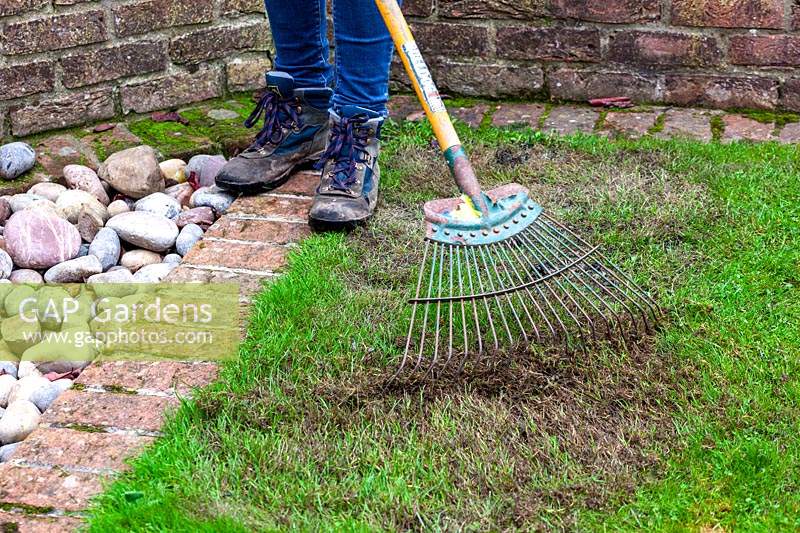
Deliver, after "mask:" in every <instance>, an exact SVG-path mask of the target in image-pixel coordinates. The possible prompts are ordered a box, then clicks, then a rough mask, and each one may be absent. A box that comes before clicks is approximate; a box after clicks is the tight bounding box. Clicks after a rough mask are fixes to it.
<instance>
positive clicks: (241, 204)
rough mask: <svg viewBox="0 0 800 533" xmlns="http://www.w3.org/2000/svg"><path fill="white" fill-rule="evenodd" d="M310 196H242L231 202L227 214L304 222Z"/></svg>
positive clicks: (306, 217)
mask: <svg viewBox="0 0 800 533" xmlns="http://www.w3.org/2000/svg"><path fill="white" fill-rule="evenodd" d="M311 201H312V200H311V198H306V197H300V196H288V195H280V194H272V193H267V194H260V195H257V196H242V197H241V198H239V199H237V200H236V201H235V202H233V204H231V206H230V208H229V209H228V212H227V214H228V215H229V216H234V217H235V216H242V215H244V216H259V217H274V218H278V219H280V220H289V221H293V222H305V221H306V220H308V210H309V209H311Z"/></svg>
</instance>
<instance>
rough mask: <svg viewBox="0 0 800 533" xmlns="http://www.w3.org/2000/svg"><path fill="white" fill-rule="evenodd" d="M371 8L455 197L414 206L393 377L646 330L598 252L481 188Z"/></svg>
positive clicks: (394, 27)
mask: <svg viewBox="0 0 800 533" xmlns="http://www.w3.org/2000/svg"><path fill="white" fill-rule="evenodd" d="M376 3H377V5H378V9H379V10H380V12H381V15H382V16H383V19H384V21H385V22H386V26H387V27H388V28H389V32H390V33H391V35H392V39H393V40H394V43H395V45H396V47H397V50H398V53H399V55H400V58H401V60H402V62H403V65H404V66H405V68H406V71H407V72H408V75H409V78H410V79H411V82H412V84H413V86H414V90H415V91H416V93H417V97H418V98H419V100H420V103H421V104H422V106H423V108H424V109H425V113H426V115H427V116H428V119H429V120H430V123H431V125H432V127H433V130H434V133H435V135H436V138H437V140H438V142H439V145H440V147H441V148H442V150H443V153H444V157H445V159H446V160H447V163H448V165H449V167H450V170H451V172H452V175H453V178H454V180H455V182H456V185H457V186H458V188H459V189H460V190H461V192H462V193H463V194H462V195H461V196H460V197H458V198H448V199H440V200H433V201H431V202H428V203H426V204H425V207H424V214H425V222H426V229H427V231H426V238H425V251H424V256H423V264H422V267H421V268H420V271H419V278H418V281H417V287H416V293H415V296H414V298H412V299H411V300H410V304H411V306H412V309H411V320H410V324H409V329H408V336H407V339H406V346H405V351H404V353H403V357H402V360H401V362H400V365H399V368H398V370H397V372H396V373H395V377H396V376H398V375H400V373H401V372H403V371H404V370H408V369H410V370H411V371H412V372H416V371H418V370H419V369H420V368H421V367H423V366H426V367H427V369H428V370H427V372H428V373H430V372H432V371H434V370H435V369H437V368H442V367H445V366H447V365H449V364H453V363H455V362H458V365H459V369H462V368H463V366H464V364H465V363H466V361H467V360H468V359H469V358H470V357H471V356H476V357H481V356H483V355H484V354H488V355H490V356H494V355H496V354H499V352H500V350H501V347H503V346H508V345H512V346H513V345H515V344H517V343H520V342H522V343H552V342H554V341H555V342H556V343H563V346H564V348H565V350H567V351H572V350H574V349H576V348H577V349H581V350H583V351H585V350H586V347H587V345H589V344H590V343H596V342H599V341H600V340H601V339H608V340H610V341H618V342H621V343H622V344H623V345H627V342H628V341H629V340H635V339H636V338H637V337H638V336H639V334H640V333H642V332H649V331H652V329H653V328H654V326H655V325H656V324H657V323H658V319H659V316H660V310H659V308H658V306H657V305H656V304H655V303H654V302H653V301H652V300H651V298H650V297H649V296H648V294H647V293H646V292H645V291H644V290H642V289H641V288H640V287H639V286H637V285H636V283H634V281H633V280H632V279H631V278H630V277H629V276H628V275H626V274H625V273H623V272H622V271H621V270H620V269H619V268H617V267H616V266H615V265H614V264H613V263H611V261H609V260H608V258H607V257H606V256H605V255H603V253H602V252H601V251H600V250H599V248H598V247H597V246H592V245H590V244H589V243H587V242H586V241H585V240H583V239H582V238H581V237H579V236H578V235H577V234H576V233H574V232H573V231H571V230H570V229H568V228H567V227H566V226H565V225H563V224H561V223H559V222H557V221H556V220H554V219H553V218H551V217H550V216H549V215H547V214H546V213H545V212H544V210H543V208H542V207H541V206H539V205H538V204H536V203H535V202H534V201H533V200H532V199H531V198H530V194H529V191H528V190H527V189H526V188H525V187H523V186H521V185H518V184H510V185H504V186H502V187H498V188H496V189H492V190H487V191H483V190H482V189H481V186H480V184H479V183H478V180H477V178H476V176H475V172H474V171H473V169H472V165H471V164H470V162H469V159H468V158H467V155H466V153H465V152H464V149H463V148H462V146H461V141H460V140H459V138H458V135H457V133H456V131H455V129H454V128H453V124H452V122H451V120H450V117H449V115H448V113H447V110H446V109H445V106H444V104H443V102H442V99H441V97H440V95H439V92H438V90H437V88H436V85H435V84H434V82H433V79H432V77H431V75H430V72H429V70H428V67H427V65H426V64H425V61H424V59H423V58H422V54H421V53H420V51H419V48H418V47H417V45H416V43H415V41H414V37H413V36H412V34H411V31H410V29H409V27H408V24H407V23H406V21H405V18H404V17H403V14H402V12H401V11H400V7H399V6H398V4H397V1H396V0H376Z"/></svg>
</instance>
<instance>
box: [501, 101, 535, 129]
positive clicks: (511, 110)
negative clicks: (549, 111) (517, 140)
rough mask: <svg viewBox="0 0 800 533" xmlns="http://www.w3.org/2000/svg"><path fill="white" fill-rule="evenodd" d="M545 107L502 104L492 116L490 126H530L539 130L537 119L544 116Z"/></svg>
mask: <svg viewBox="0 0 800 533" xmlns="http://www.w3.org/2000/svg"><path fill="white" fill-rule="evenodd" d="M544 111H545V106H543V105H541V104H503V105H500V106H497V110H496V111H495V112H494V115H492V126H495V127H503V126H518V125H522V126H530V127H531V128H534V129H538V128H539V119H540V118H542V115H543V114H544Z"/></svg>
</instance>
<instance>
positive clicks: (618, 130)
mask: <svg viewBox="0 0 800 533" xmlns="http://www.w3.org/2000/svg"><path fill="white" fill-rule="evenodd" d="M657 118H658V113H652V112H647V113H634V112H620V111H611V112H609V113H608V114H607V115H606V121H605V123H604V124H603V129H604V130H606V131H609V132H611V133H612V134H614V135H622V136H626V137H641V136H643V135H646V134H647V132H648V131H649V130H650V128H652V127H653V126H654V125H655V123H656V119H657Z"/></svg>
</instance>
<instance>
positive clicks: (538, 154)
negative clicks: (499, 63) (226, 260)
mask: <svg viewBox="0 0 800 533" xmlns="http://www.w3.org/2000/svg"><path fill="white" fill-rule="evenodd" d="M387 130H388V131H387V141H386V144H385V152H384V156H382V162H383V171H384V173H383V201H382V206H381V209H380V210H379V212H378V215H377V216H376V218H375V219H374V220H373V222H372V223H371V224H370V225H369V227H367V228H359V229H357V230H355V231H352V232H350V233H347V234H343V233H335V234H326V235H316V236H314V237H312V238H310V239H308V240H307V241H305V242H304V243H303V244H302V246H301V247H300V248H299V249H298V250H297V251H296V252H295V253H294V254H293V256H292V258H291V262H290V267H289V269H288V271H287V273H286V275H284V276H283V277H281V278H279V279H278V280H277V281H276V282H274V283H273V284H271V285H269V286H267V287H266V288H265V289H264V291H263V292H262V293H261V294H260V295H259V296H258V297H257V298H256V301H255V302H254V305H253V308H252V318H251V326H250V330H249V337H248V338H247V340H246V341H245V342H244V344H243V346H242V349H241V357H240V358H239V359H238V360H237V361H235V362H231V363H229V364H227V365H226V366H225V367H224V369H223V372H222V375H221V377H220V380H219V382H218V383H216V384H215V385H213V386H212V387H210V388H209V389H207V390H204V391H202V392H201V393H200V394H199V395H198V396H197V398H196V399H195V400H194V401H191V402H188V403H186V404H184V405H183V406H182V408H181V409H180V411H179V412H178V413H177V415H176V416H175V417H174V418H173V419H172V420H171V421H170V422H169V423H168V424H167V426H166V427H165V430H164V431H165V434H164V437H163V438H161V439H160V440H159V441H158V442H157V443H156V444H155V445H154V446H153V447H152V448H151V449H149V450H148V451H147V452H146V453H145V454H144V455H143V456H142V457H140V458H138V459H136V460H135V461H134V462H133V463H132V470H131V471H130V472H129V473H127V474H126V475H124V476H123V477H122V478H120V479H119V480H118V481H116V482H115V483H114V484H113V485H111V486H110V487H109V490H108V491H107V492H106V493H105V494H104V495H103V496H102V497H100V498H99V499H98V501H97V503H96V506H95V507H94V509H93V510H92V512H91V517H90V527H91V529H92V530H93V531H117V530H135V531H240V530H241V531H250V530H275V529H298V530H329V531H340V530H345V531H361V530H389V531H392V530H408V529H412V530H416V529H425V530H428V529H432V530H444V529H447V530H460V529H466V530H507V529H508V530H531V529H534V530H535V529H555V530H559V529H567V530H576V529H577V530H596V531H605V530H615V531H616V530H642V529H646V530H658V531H662V530H667V531H683V530H687V531H698V530H701V529H703V528H709V529H710V528H713V527H715V526H721V527H722V528H724V529H725V530H726V531H732V530H736V531H762V530H763V531H775V530H797V529H798V528H800V437H798V433H799V432H800V407H798V405H799V404H798V400H800V372H798V366H799V365H798V354H799V353H800V328H798V325H800V298H798V284H800V155H799V153H798V151H797V149H796V148H794V147H786V146H780V145H777V144H763V145H751V144H734V145H721V144H717V143H713V144H707V145H706V144H701V143H695V142H690V141H660V140H655V139H643V140H637V141H625V140H618V141H609V140H606V139H603V138H599V137H594V136H575V137H570V138H566V139H558V138H550V137H545V136H541V135H540V134H535V133H533V132H531V131H527V130H514V131H511V130H496V129H492V128H489V127H486V126H484V127H481V128H480V129H478V130H476V131H472V130H468V129H467V128H466V127H463V128H460V131H461V132H462V134H463V136H464V139H465V144H466V145H467V147H468V149H469V151H470V152H471V153H472V154H473V157H474V163H475V166H476V167H477V169H478V171H479V172H478V173H479V175H480V176H481V178H482V180H483V181H484V182H485V185H487V186H490V185H494V184H500V183H505V182H510V181H516V182H519V183H522V184H525V185H527V186H529V187H530V188H531V190H532V192H533V195H534V197H535V198H536V199H537V200H538V201H539V202H540V203H542V204H543V205H544V206H545V207H546V208H547V209H548V212H549V213H550V214H552V215H553V216H555V217H557V218H560V219H562V220H564V221H566V223H567V224H569V225H570V226H571V227H573V228H575V229H576V230H577V231H579V232H580V233H581V234H582V235H583V236H584V237H587V238H588V239H589V240H593V241H595V242H597V243H600V244H602V245H603V246H604V249H605V251H606V252H607V253H608V255H610V256H611V257H612V258H614V259H615V260H616V261H617V262H618V263H619V264H620V265H621V266H622V267H623V269H625V270H626V271H628V272H629V273H631V274H632V275H633V276H634V277H635V278H636V280H637V281H638V282H639V283H640V284H642V285H643V286H645V287H647V288H649V289H650V290H651V291H652V293H653V294H654V296H655V298H656V299H657V300H658V302H659V303H660V305H661V306H662V307H663V308H664V310H665V312H666V314H667V319H666V320H665V323H664V324H663V325H662V327H661V329H660V330H659V331H658V332H657V333H656V334H655V335H653V336H651V337H648V338H646V339H644V340H643V342H642V343H641V344H640V345H639V346H638V347H636V348H635V349H633V348H632V349H631V351H630V352H626V351H624V350H615V349H612V348H610V347H609V346H602V345H601V346H598V347H595V348H593V349H592V350H591V351H590V352H589V353H588V355H583V354H580V353H577V354H569V353H564V352H561V351H559V350H556V349H549V348H546V347H534V348H531V349H529V350H527V351H526V350H521V349H520V350H516V351H512V352H510V353H507V354H506V357H505V358H504V360H503V361H502V362H500V363H498V364H490V363H481V364H475V365H474V366H470V367H469V368H468V369H467V370H466V371H465V372H464V374H462V375H455V374H452V373H450V374H446V375H443V376H441V377H440V378H438V379H435V380H429V381H423V382H419V381H411V380H401V381H400V382H396V383H392V384H391V385H390V386H387V380H388V377H389V376H390V375H391V372H392V370H393V365H394V364H395V363H396V360H397V358H398V356H399V354H400V353H401V350H402V346H403V344H404V338H403V337H404V333H405V331H404V329H405V324H404V321H405V320H406V319H407V318H408V309H407V306H406V305H405V304H404V299H405V298H406V297H407V296H408V294H409V292H410V290H411V289H412V286H413V285H414V283H415V281H416V278H415V274H416V271H417V268H418V263H419V261H420V259H421V254H422V248H423V247H422V246H421V242H422V240H421V239H422V235H423V230H422V226H421V223H420V219H421V202H423V201H425V200H427V199H431V198H434V197H437V196H451V195H452V194H453V188H452V185H451V184H450V181H449V177H448V175H447V171H446V168H443V165H442V164H441V163H440V162H439V159H438V157H439V156H438V155H437V153H436V150H435V148H434V147H433V146H432V145H431V138H432V136H431V132H430V129H429V127H428V126H427V125H426V124H412V123H404V124H402V125H397V124H394V125H392V126H390V127H389V128H387Z"/></svg>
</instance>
